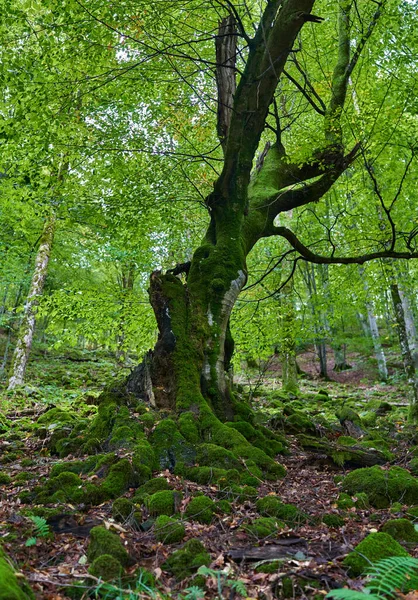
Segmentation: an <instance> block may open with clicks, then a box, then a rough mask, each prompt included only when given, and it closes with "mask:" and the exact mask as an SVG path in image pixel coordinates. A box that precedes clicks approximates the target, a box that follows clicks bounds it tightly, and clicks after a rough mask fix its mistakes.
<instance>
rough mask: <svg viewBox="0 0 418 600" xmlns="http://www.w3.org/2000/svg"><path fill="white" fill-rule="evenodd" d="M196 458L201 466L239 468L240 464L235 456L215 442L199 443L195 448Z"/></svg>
mask: <svg viewBox="0 0 418 600" xmlns="http://www.w3.org/2000/svg"><path fill="white" fill-rule="evenodd" d="M196 460H197V462H198V463H199V465H201V466H209V467H210V466H212V465H216V466H217V468H221V469H241V468H242V466H241V464H240V462H239V460H238V459H237V458H236V456H235V455H234V454H233V453H232V452H231V450H227V449H226V448H223V447H221V446H216V445H215V444H201V445H200V446H199V448H198V450H197V456H196Z"/></svg>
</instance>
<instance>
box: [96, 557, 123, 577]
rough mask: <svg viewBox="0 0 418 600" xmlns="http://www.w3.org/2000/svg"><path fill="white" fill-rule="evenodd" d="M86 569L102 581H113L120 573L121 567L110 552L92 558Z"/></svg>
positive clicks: (121, 571)
mask: <svg viewBox="0 0 418 600" xmlns="http://www.w3.org/2000/svg"><path fill="white" fill-rule="evenodd" d="M88 571H89V573H90V575H93V576H94V577H97V578H100V579H103V581H113V580H115V579H118V578H119V577H120V576H121V575H122V573H123V567H122V565H121V564H120V562H119V561H118V559H117V558H115V557H114V556H112V555H111V554H102V555H101V556H98V557H97V558H96V559H94V561H93V562H92V564H91V565H90V567H89V570H88Z"/></svg>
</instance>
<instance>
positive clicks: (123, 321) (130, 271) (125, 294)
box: [116, 262, 136, 363]
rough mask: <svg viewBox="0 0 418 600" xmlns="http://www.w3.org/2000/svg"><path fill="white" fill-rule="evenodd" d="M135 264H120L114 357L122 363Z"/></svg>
mask: <svg viewBox="0 0 418 600" xmlns="http://www.w3.org/2000/svg"><path fill="white" fill-rule="evenodd" d="M135 271H136V265H135V263H134V262H131V263H129V264H128V265H122V274H121V278H120V285H121V296H122V307H121V312H120V323H119V331H118V333H117V336H116V358H117V360H118V361H119V362H121V363H123V362H124V361H125V360H126V348H125V341H126V325H127V321H128V319H129V316H130V313H131V307H130V300H132V292H133V288H134V282H135Z"/></svg>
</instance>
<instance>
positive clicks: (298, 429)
mask: <svg viewBox="0 0 418 600" xmlns="http://www.w3.org/2000/svg"><path fill="white" fill-rule="evenodd" d="M284 428H285V431H286V432H287V433H316V427H315V423H314V422H313V421H312V419H310V418H309V417H308V416H306V415H305V414H304V413H302V412H300V411H295V412H294V413H293V414H291V415H290V416H288V417H287V419H286V420H285V422H284Z"/></svg>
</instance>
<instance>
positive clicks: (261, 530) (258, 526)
mask: <svg viewBox="0 0 418 600" xmlns="http://www.w3.org/2000/svg"><path fill="white" fill-rule="evenodd" d="M280 525H282V526H283V523H281V524H280ZM278 527H279V523H278V522H277V520H276V519H275V518H274V517H259V518H258V519H254V521H253V522H252V523H250V524H249V525H244V526H243V527H242V529H243V530H244V531H246V532H247V533H249V534H251V535H252V536H254V537H255V538H257V539H258V540H261V539H263V538H266V537H270V536H272V535H274V534H275V533H276V532H277V530H278Z"/></svg>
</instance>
